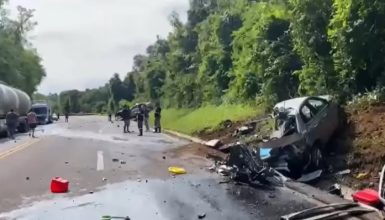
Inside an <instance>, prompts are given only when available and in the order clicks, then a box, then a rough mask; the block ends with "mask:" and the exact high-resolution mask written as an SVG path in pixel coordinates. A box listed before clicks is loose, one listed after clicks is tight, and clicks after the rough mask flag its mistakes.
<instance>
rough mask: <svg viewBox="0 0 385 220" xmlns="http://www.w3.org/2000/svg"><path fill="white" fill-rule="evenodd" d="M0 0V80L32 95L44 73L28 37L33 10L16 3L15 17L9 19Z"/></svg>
mask: <svg viewBox="0 0 385 220" xmlns="http://www.w3.org/2000/svg"><path fill="white" fill-rule="evenodd" d="M4 4H5V1H4V0H0V81H3V82H5V83H7V84H9V85H12V86H15V87H17V88H20V89H22V90H24V91H25V92H27V93H28V94H29V95H32V94H33V93H34V92H35V91H36V87H37V86H38V85H39V84H40V82H41V81H42V79H43V78H44V76H45V71H44V68H43V66H42V64H41V59H40V57H39V56H38V54H37V52H36V50H35V49H33V48H32V47H31V44H30V43H29V42H28V40H27V34H28V32H29V31H31V30H32V29H33V28H34V26H35V25H36V23H35V22H33V20H32V18H33V10H30V9H25V8H23V7H20V6H19V7H18V8H17V10H18V14H17V17H16V18H15V19H14V20H13V19H10V17H9V14H8V13H7V11H6V10H5V9H4Z"/></svg>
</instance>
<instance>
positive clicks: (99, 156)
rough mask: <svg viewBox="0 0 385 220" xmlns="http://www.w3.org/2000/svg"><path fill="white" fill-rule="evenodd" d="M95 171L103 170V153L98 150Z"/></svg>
mask: <svg viewBox="0 0 385 220" xmlns="http://www.w3.org/2000/svg"><path fill="white" fill-rule="evenodd" d="M96 170H97V171H101V170H104V159H103V151H100V150H99V151H98V153H97V163H96Z"/></svg>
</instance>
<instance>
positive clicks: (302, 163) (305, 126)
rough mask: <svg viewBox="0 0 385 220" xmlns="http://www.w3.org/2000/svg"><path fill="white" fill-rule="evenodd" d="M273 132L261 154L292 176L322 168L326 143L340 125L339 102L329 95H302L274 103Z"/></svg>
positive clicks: (261, 149)
mask: <svg viewBox="0 0 385 220" xmlns="http://www.w3.org/2000/svg"><path fill="white" fill-rule="evenodd" d="M273 117H274V121H275V123H274V132H273V133H272V135H271V137H270V138H271V139H270V140H269V141H268V142H265V143H261V144H260V145H259V147H260V156H261V158H262V159H264V160H266V161H267V162H269V164H270V165H271V166H272V167H274V168H276V169H277V170H281V171H284V172H289V173H290V174H291V175H292V176H296V177H299V175H300V174H302V173H304V172H305V173H306V172H311V171H314V170H316V169H319V168H321V166H322V160H323V152H324V150H325V146H326V144H327V143H328V142H329V140H330V139H331V137H332V136H333V134H334V133H335V132H336V130H337V129H338V127H339V125H340V118H339V106H338V105H337V104H336V103H334V102H333V101H331V99H330V96H312V97H300V98H295V99H290V100H286V101H283V102H280V103H278V104H276V105H275V107H274V113H273Z"/></svg>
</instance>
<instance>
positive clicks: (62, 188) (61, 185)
mask: <svg viewBox="0 0 385 220" xmlns="http://www.w3.org/2000/svg"><path fill="white" fill-rule="evenodd" d="M68 190H69V181H68V180H66V179H63V178H61V177H55V178H52V180H51V192H52V193H66V192H68Z"/></svg>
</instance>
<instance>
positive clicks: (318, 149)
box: [309, 142, 324, 171]
mask: <svg viewBox="0 0 385 220" xmlns="http://www.w3.org/2000/svg"><path fill="white" fill-rule="evenodd" d="M309 156H310V167H309V168H310V170H311V171H314V170H318V169H322V167H323V165H324V164H323V160H324V157H323V153H322V146H321V145H320V144H319V143H318V142H316V143H315V144H314V145H313V146H312V147H311V148H310V152H309Z"/></svg>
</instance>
